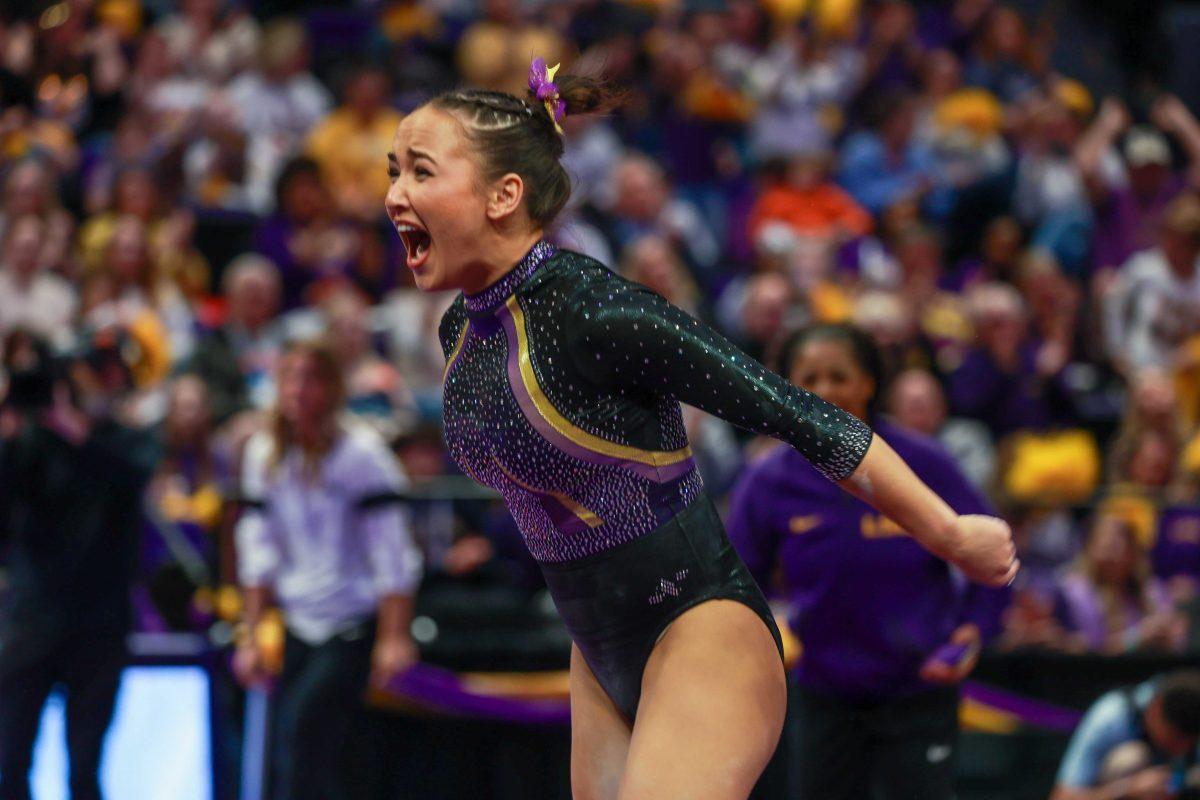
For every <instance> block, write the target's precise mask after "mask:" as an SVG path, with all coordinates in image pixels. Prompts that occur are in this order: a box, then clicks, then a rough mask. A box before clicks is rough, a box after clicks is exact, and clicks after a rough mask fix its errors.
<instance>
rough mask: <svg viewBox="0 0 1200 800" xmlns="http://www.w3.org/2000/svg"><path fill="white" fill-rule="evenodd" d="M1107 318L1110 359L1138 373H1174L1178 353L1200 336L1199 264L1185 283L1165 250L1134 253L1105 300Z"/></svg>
mask: <svg viewBox="0 0 1200 800" xmlns="http://www.w3.org/2000/svg"><path fill="white" fill-rule="evenodd" d="M1104 316H1105V320H1104V322H1105V334H1106V337H1107V339H1108V342H1107V344H1108V348H1109V352H1110V354H1111V355H1113V356H1115V357H1124V359H1125V360H1126V361H1127V362H1128V363H1130V364H1133V365H1136V366H1137V367H1139V368H1143V367H1170V366H1171V361H1172V357H1173V355H1174V353H1175V349H1176V348H1177V347H1178V346H1179V345H1180V344H1182V343H1183V341H1184V340H1185V339H1186V338H1188V337H1189V336H1191V335H1193V334H1195V333H1200V264H1198V265H1197V266H1196V268H1195V269H1194V270H1193V272H1192V276H1191V277H1190V278H1188V279H1186V280H1184V279H1180V278H1178V277H1177V276H1176V275H1175V273H1174V272H1172V271H1171V267H1170V265H1169V264H1167V260H1166V258H1165V257H1164V256H1163V253H1162V250H1160V249H1158V248H1154V249H1151V250H1143V251H1142V252H1140V253H1135V254H1134V255H1133V256H1132V257H1131V258H1130V259H1129V260H1128V261H1127V262H1125V265H1124V266H1123V267H1121V271H1120V273H1119V274H1118V277H1117V283H1116V286H1115V287H1114V289H1113V290H1112V293H1111V294H1110V295H1109V296H1108V297H1107V298H1106V299H1105V304H1104Z"/></svg>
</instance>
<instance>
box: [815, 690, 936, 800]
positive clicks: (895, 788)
mask: <svg viewBox="0 0 1200 800" xmlns="http://www.w3.org/2000/svg"><path fill="white" fill-rule="evenodd" d="M798 694H799V701H800V702H799V709H800V718H799V722H798V728H799V734H800V735H799V743H798V747H797V749H798V757H799V758H798V760H799V765H798V766H799V770H800V787H801V792H800V797H801V799H802V800H953V798H954V796H955V795H954V771H955V763H956V761H957V755H958V690H957V688H949V689H934V690H931V691H928V692H923V693H921V694H918V695H912V696H910V697H904V698H899V699H895V700H883V701H875V702H855V701H849V700H845V699H842V698H838V697H835V696H830V695H824V694H818V693H815V692H811V691H808V690H806V689H803V688H801V689H799V690H798Z"/></svg>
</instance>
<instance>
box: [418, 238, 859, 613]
mask: <svg viewBox="0 0 1200 800" xmlns="http://www.w3.org/2000/svg"><path fill="white" fill-rule="evenodd" d="M502 293H503V295H502ZM439 333H440V335H441V339H442V345H443V349H444V353H445V355H446V356H447V360H448V362H451V367H452V368H450V369H447V371H446V380H445V393H444V415H445V428H446V441H447V444H448V447H449V450H450V453H451V455H452V457H453V458H454V459H455V461H456V462H457V463H458V464H459V465H460V467H462V469H463V470H464V472H466V473H467V474H469V475H471V476H472V477H473V478H474V479H475V480H477V481H479V482H480V483H483V484H485V485H488V486H491V487H493V488H495V489H497V490H498V491H499V492H501V493H502V494H503V496H504V499H505V502H506V503H507V505H508V507H509V510H510V511H511V512H512V514H513V517H514V518H515V520H516V522H517V525H518V527H519V528H520V530H521V533H522V535H523V537H524V538H525V542H526V544H527V545H528V546H529V550H530V552H531V553H532V554H533V556H534V557H535V558H537V559H538V560H540V561H544V562H562V561H569V560H573V559H577V558H581V557H584V556H588V555H592V554H594V553H598V552H602V551H604V550H607V549H609V548H611V547H613V546H615V545H618V544H621V543H623V542H627V541H630V540H632V539H635V538H637V537H639V536H642V535H644V534H646V533H649V532H650V531H652V530H654V529H656V528H658V527H659V526H661V525H662V524H664V523H665V522H667V521H668V520H669V519H671V518H672V517H673V516H674V515H675V514H677V513H679V511H680V510H682V509H683V508H686V507H687V506H688V505H690V504H691V503H692V502H693V501H694V500H695V499H696V498H697V497H699V496H700V495H701V493H702V491H703V483H702V481H701V479H700V475H699V473H698V472H697V471H696V470H695V466H694V464H693V463H692V460H691V457H690V450H689V449H688V441H687V434H686V432H685V430H684V426H683V415H682V413H681V411H680V407H679V403H680V401H683V402H687V403H689V404H691V405H694V406H697V407H699V408H701V409H703V410H705V411H708V412H710V413H713V414H715V415H717V416H720V417H722V418H724V419H726V420H728V421H730V422H733V423H734V424H738V425H741V426H743V427H745V428H747V429H749V430H752V431H756V432H761V433H766V434H769V435H772V436H776V437H778V438H781V439H784V440H785V441H788V442H790V443H791V444H793V445H794V446H795V447H797V449H799V450H800V451H801V452H802V453H803V454H804V455H805V456H806V457H808V458H809V459H810V460H811V461H812V462H813V463H814V465H815V466H817V468H818V469H820V470H821V471H822V472H824V473H825V474H826V475H828V476H829V477H830V478H832V479H834V480H840V479H841V478H844V477H847V476H848V475H849V474H851V473H852V472H853V471H854V469H855V468H856V467H857V465H858V463H859V461H861V459H862V457H863V455H864V454H865V453H866V449H867V447H868V446H869V444H870V441H871V431H870V429H869V428H867V427H866V426H865V425H863V424H862V423H861V422H860V421H858V420H857V419H855V418H854V417H852V416H850V415H849V414H846V413H845V412H843V411H841V410H839V409H837V408H836V407H834V406H832V405H829V404H828V403H826V402H824V401H823V400H821V399H820V398H817V397H815V396H814V395H811V394H809V393H808V392H804V391H803V390H800V389H797V388H796V387H794V386H792V385H791V384H789V383H788V382H787V381H785V380H783V379H782V378H780V377H779V376H777V375H775V374H774V373H772V372H769V371H768V370H766V369H765V368H764V367H762V366H761V365H759V364H758V363H757V362H755V361H753V360H752V359H750V358H749V357H748V356H746V355H744V354H743V353H741V351H739V350H737V349H736V348H735V347H734V346H733V345H731V344H730V343H729V342H728V341H726V340H725V339H724V338H722V337H721V336H720V335H719V334H717V333H715V332H714V331H712V330H711V329H709V328H708V327H706V326H704V325H702V324H700V323H699V322H696V321H695V320H693V319H691V318H690V317H688V316H687V315H686V314H684V313H683V312H681V311H679V310H678V309H676V308H674V307H673V306H670V305H669V304H668V303H667V302H666V301H665V300H663V299H662V298H661V297H660V296H658V295H656V294H654V293H653V292H651V291H649V290H647V289H645V288H644V287H641V286H639V285H637V284H634V283H631V282H629V281H626V280H624V279H622V278H620V277H619V276H617V275H615V274H613V273H612V272H611V271H609V270H608V269H607V268H605V267H604V266H603V265H601V264H599V263H598V262H595V261H593V260H591V259H588V258H587V257H585V256H581V255H578V254H576V253H571V252H567V251H559V252H555V251H554V250H553V249H552V248H550V247H549V245H547V246H546V247H542V245H541V243H539V245H537V246H535V247H534V248H533V250H531V251H530V255H529V256H527V257H526V258H525V259H524V260H522V262H521V264H520V265H518V267H517V268H516V269H514V270H512V271H510V272H509V273H508V274H507V275H506V276H505V277H504V278H502V279H501V280H500V282H498V283H497V284H495V285H493V286H492V287H489V288H488V289H487V290H486V291H484V292H483V293H481V294H479V295H477V296H474V297H470V298H459V299H458V300H457V301H456V302H455V303H454V304H453V305H452V306H451V308H450V309H449V310H448V311H447V312H446V316H445V317H444V318H443V320H442V325H441V328H440V329H439ZM672 580H673V584H672V585H675V586H676V587H677V583H678V580H681V578H680V579H672ZM655 591H656V592H662V591H665V589H664V588H663V587H662V586H659V587H658V589H656V590H655ZM665 596H666V595H664V597H665Z"/></svg>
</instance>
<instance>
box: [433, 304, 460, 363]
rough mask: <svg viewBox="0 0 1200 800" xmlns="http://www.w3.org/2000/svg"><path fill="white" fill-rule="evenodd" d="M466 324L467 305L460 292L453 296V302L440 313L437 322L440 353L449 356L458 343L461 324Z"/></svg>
mask: <svg viewBox="0 0 1200 800" xmlns="http://www.w3.org/2000/svg"><path fill="white" fill-rule="evenodd" d="M466 324H467V306H466V301H465V300H464V299H463V296H462V293H461V292H460V293H459V295H458V297H455V298H454V302H453V303H451V304H450V307H449V308H447V309H446V311H445V312H444V313H443V314H442V319H441V322H439V323H438V339H439V340H440V341H441V343H442V353H443V354H444V355H445V356H446V357H447V358H449V357H450V353H451V352H453V350H454V345H456V344H457V343H458V337H459V336H460V335H461V333H462V329H463V326H464V325H466Z"/></svg>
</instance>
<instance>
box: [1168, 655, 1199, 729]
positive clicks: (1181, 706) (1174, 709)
mask: <svg viewBox="0 0 1200 800" xmlns="http://www.w3.org/2000/svg"><path fill="white" fill-rule="evenodd" d="M1158 693H1159V695H1160V696H1161V697H1162V712H1163V717H1164V718H1165V719H1166V721H1167V723H1168V724H1170V726H1171V727H1172V728H1174V729H1175V730H1177V731H1179V732H1180V733H1182V734H1183V735H1184V736H1200V672H1198V671H1196V670H1194V669H1182V670H1179V671H1177V672H1172V673H1171V674H1170V675H1167V677H1165V678H1163V682H1162V684H1161V685H1160V686H1159V688H1158Z"/></svg>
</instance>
